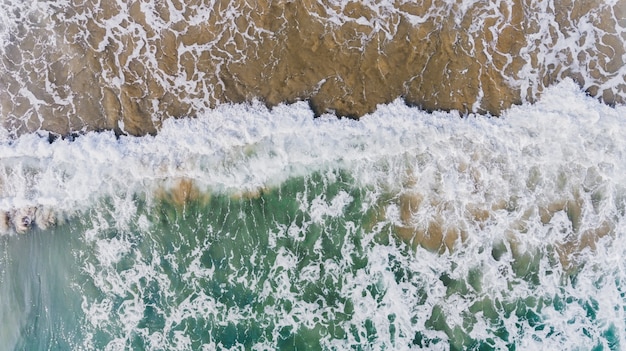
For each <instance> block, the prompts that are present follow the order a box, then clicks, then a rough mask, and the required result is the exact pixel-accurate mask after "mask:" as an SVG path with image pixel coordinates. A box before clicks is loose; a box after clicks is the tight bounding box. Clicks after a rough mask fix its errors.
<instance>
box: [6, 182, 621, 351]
mask: <svg viewBox="0 0 626 351" xmlns="http://www.w3.org/2000/svg"><path fill="white" fill-rule="evenodd" d="M329 172H330V173H331V174H332V176H331V178H332V181H329V179H328V175H322V174H320V173H314V174H312V175H311V176H307V177H297V178H293V179H289V180H288V181H286V182H285V183H284V184H282V185H281V186H279V187H278V188H275V189H268V190H267V191H264V192H263V193H262V194H261V195H260V196H258V197H253V198H240V199H234V198H232V197H230V196H227V195H223V194H214V195H213V196H212V197H211V199H210V200H209V201H208V202H206V203H203V202H202V201H190V202H189V203H186V204H185V205H184V206H183V207H182V208H181V207H180V206H177V205H175V204H172V203H171V202H167V201H164V200H163V201H157V202H156V203H153V204H151V205H150V206H147V205H146V203H145V200H143V199H141V198H138V197H136V196H134V197H129V198H125V199H123V200H119V201H125V202H127V204H126V206H133V208H134V209H135V211H134V213H132V214H131V215H130V217H129V222H128V223H127V226H126V227H124V228H118V227H116V222H115V219H114V218H113V217H111V216H108V215H107V214H110V213H112V212H114V209H113V207H114V206H115V204H114V203H113V202H114V201H111V200H105V201H103V202H102V203H100V204H99V205H97V206H96V207H94V208H93V209H90V210H88V211H85V213H82V214H80V215H79V216H76V217H74V218H70V219H69V220H68V221H67V222H66V223H64V224H62V225H59V226H58V227H56V228H54V229H52V230H49V231H46V232H42V231H35V232H33V233H31V234H29V235H28V236H14V237H10V238H7V239H5V240H3V241H2V243H1V245H2V251H3V252H4V255H3V259H2V264H3V272H2V286H3V295H2V296H3V301H4V303H5V304H3V308H5V307H6V306H7V305H6V302H7V297H10V298H11V301H13V303H12V304H11V307H10V310H8V311H5V310H4V309H3V312H4V313H5V316H4V320H5V321H13V320H14V319H15V317H16V316H21V317H22V318H21V319H19V320H15V323H11V324H5V326H4V327H3V335H2V338H3V339H4V340H8V339H5V338H12V337H15V338H16V342H15V346H14V348H13V349H16V350H19V349H23V350H67V349H76V350H78V349H96V350H102V349H136V350H142V349H190V350H199V349H203V348H208V349H216V348H217V349H241V348H243V349H258V348H260V349H281V350H315V349H320V350H321V349H349V348H353V349H360V350H367V349H409V348H416V349H419V348H426V349H453V350H460V349H475V350H494V349H503V348H504V349H511V350H513V349H524V348H525V347H524V346H523V344H519V342H520V341H522V340H527V339H530V340H535V341H536V342H537V343H541V342H546V341H550V339H552V341H555V340H556V341H558V340H559V339H566V338H569V337H570V336H569V335H567V334H566V333H567V332H569V330H568V328H563V327H564V326H563V325H559V323H554V321H553V318H554V316H555V315H556V316H558V317H559V318H564V319H567V321H563V322H565V323H566V324H574V323H581V324H583V325H584V327H583V328H581V330H580V333H581V334H580V335H578V337H579V340H578V341H577V343H578V344H579V345H582V346H581V347H583V348H586V347H587V346H592V347H593V348H594V349H607V350H609V349H610V350H618V349H620V348H621V346H622V345H623V344H621V343H620V337H623V336H621V333H622V331H619V330H618V329H617V328H618V327H617V326H616V325H615V324H613V323H611V321H610V319H606V318H603V316H601V315H598V313H599V305H598V304H599V303H598V301H597V299H600V298H602V296H601V295H600V294H601V292H602V290H603V289H607V286H612V287H614V288H615V289H616V293H618V292H619V294H620V296H621V301H622V302H626V292H624V288H623V287H622V284H621V282H620V281H619V280H618V279H620V278H621V277H620V272H615V271H612V270H611V269H607V270H606V271H605V272H603V274H602V275H601V276H599V277H598V280H597V281H595V282H594V285H595V286H597V290H596V293H595V294H593V295H592V296H585V297H581V296H579V295H578V294H573V293H572V292H573V291H572V290H576V288H577V284H578V282H577V275H576V274H575V273H573V274H571V275H564V276H562V280H563V281H561V282H559V284H557V287H556V288H557V292H556V293H555V294H550V293H546V292H543V291H542V289H541V288H540V286H541V284H546V283H547V282H546V280H547V281H548V283H549V280H550V277H551V276H552V275H553V274H554V273H553V272H554V271H558V270H560V267H559V264H558V260H556V259H551V257H550V255H551V254H552V253H551V252H549V251H547V250H548V249H546V251H542V250H539V252H535V253H533V254H534V255H537V256H547V257H548V260H547V261H548V262H547V263H546V262H539V261H538V260H537V259H536V258H534V257H528V258H526V257H520V258H517V259H513V258H511V257H509V259H508V262H507V259H504V258H503V257H505V256H510V252H509V251H508V250H507V249H506V248H503V247H498V245H485V246H484V247H482V246H481V247H478V248H477V249H478V250H477V251H474V250H472V249H468V250H463V249H462V250H461V251H459V252H457V253H455V255H458V257H459V258H460V259H461V260H462V261H467V260H468V258H469V257H468V256H474V258H473V259H472V261H475V264H473V265H471V266H469V267H459V265H458V264H457V263H455V262H454V260H452V259H451V258H452V257H451V256H450V255H449V254H443V255H438V254H433V253H431V252H428V251H425V250H423V249H413V248H411V247H409V246H407V245H406V244H404V243H403V242H402V241H399V240H398V239H397V237H396V236H395V235H394V231H393V228H391V227H390V226H388V225H378V226H376V227H375V228H372V223H371V221H372V220H373V218H374V217H375V213H372V212H373V211H363V204H364V199H365V198H367V197H368V196H371V191H372V190H368V189H363V188H359V187H358V186H356V185H355V184H354V180H353V179H351V177H350V176H349V174H347V173H346V172H342V171H329ZM340 197H344V198H347V199H349V200H348V201H346V202H347V203H346V204H345V207H343V209H342V213H341V215H338V216H333V215H326V216H321V220H319V219H317V220H315V219H313V218H312V215H311V213H310V212H309V211H308V208H307V206H306V204H311V203H313V202H315V201H321V202H326V203H332V201H333V200H334V199H337V198H340ZM303 204H304V206H303ZM118 206H119V204H118ZM533 254H530V255H531V256H532V255H533ZM498 256H499V257H498ZM496 257H498V258H496ZM498 262H506V263H505V264H503V265H502V264H498ZM485 264H498V268H499V269H506V272H505V273H504V274H502V275H501V276H499V277H497V278H496V279H503V280H504V281H505V283H506V284H505V285H506V288H505V289H504V290H502V291H498V289H490V288H489V286H487V285H488V284H489V279H493V278H495V277H489V276H485V274H486V273H485V272H484V265H485ZM611 279H614V281H610V280H611ZM500 283H502V282H500ZM517 289H521V290H525V291H524V292H523V293H519V292H515V290H517ZM535 289H537V290H535ZM616 307H617V308H621V309H622V310H623V309H624V308H625V305H624V304H623V305H622V306H616ZM621 322H623V321H621ZM621 322H620V323H621ZM524 342H528V341H524Z"/></svg>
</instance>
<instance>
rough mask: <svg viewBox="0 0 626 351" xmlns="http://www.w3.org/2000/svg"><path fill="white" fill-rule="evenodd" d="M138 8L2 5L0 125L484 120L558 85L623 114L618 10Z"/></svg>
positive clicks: (622, 31) (66, 131)
mask: <svg viewBox="0 0 626 351" xmlns="http://www.w3.org/2000/svg"><path fill="white" fill-rule="evenodd" d="M142 4H143V5H142ZM142 4H140V3H126V2H123V1H122V2H120V3H119V4H118V3H116V4H110V5H99V6H101V7H95V5H94V6H91V7H90V6H89V5H88V4H83V5H80V6H79V5H78V4H73V2H71V1H70V2H69V4H68V5H63V4H56V5H55V4H54V3H51V4H46V5H42V6H43V7H44V8H43V9H36V8H35V9H32V8H29V9H21V8H19V6H20V5H19V4H12V5H11V6H16V7H18V8H17V9H16V11H17V10H20V11H22V10H23V11H24V12H25V14H24V16H26V15H28V16H29V17H28V21H26V22H25V21H23V19H22V18H21V17H20V18H11V17H9V20H11V19H12V20H13V21H14V23H11V21H9V23H8V25H7V26H6V28H5V29H4V31H0V38H2V40H3V41H4V42H3V44H4V45H2V46H1V47H0V88H2V89H0V124H1V125H2V126H4V127H5V128H6V129H7V130H9V131H10V133H11V134H13V135H20V134H23V133H28V132H33V131H35V130H47V131H51V132H54V133H57V134H59V135H70V134H71V133H72V132H79V131H81V130H114V131H115V132H116V133H117V134H130V135H147V134H154V133H156V132H157V130H158V129H159V128H160V126H161V124H162V123H163V121H164V120H165V119H168V118H180V117H185V116H197V115H199V114H201V113H203V112H204V111H207V110H210V109H213V108H215V107H216V106H218V105H220V104H222V103H245V102H250V101H253V100H258V101H262V102H263V103H264V104H265V105H266V106H268V107H270V108H272V107H275V106H277V105H279V104H281V103H284V104H290V103H294V102H298V101H307V102H308V104H309V105H310V108H311V109H312V110H313V112H314V114H315V115H322V114H325V113H332V114H336V115H337V116H338V117H349V118H359V117H361V116H364V115H366V114H368V113H371V112H373V111H374V110H375V109H376V106H378V105H379V104H385V103H391V102H392V101H394V100H396V99H397V98H401V99H403V100H404V101H405V102H406V103H407V104H408V105H409V106H419V107H420V108H421V109H422V110H424V111H437V110H441V111H452V110H455V111H459V113H461V114H463V115H465V114H469V113H483V114H484V113H486V114H490V115H494V116H497V115H499V114H501V112H502V111H504V110H506V109H508V108H509V107H511V106H514V105H518V104H522V103H525V102H533V101H536V100H537V98H539V97H540V96H541V94H542V92H543V91H544V90H545V88H547V87H549V86H551V85H554V84H557V83H558V82H560V81H563V80H564V79H568V78H571V79H574V80H575V81H576V82H577V83H578V85H579V87H580V88H581V89H582V90H583V91H586V92H587V93H588V94H589V95H591V96H594V97H596V98H598V99H600V100H601V101H603V102H605V103H607V104H615V103H617V104H620V103H624V102H626V81H625V80H624V79H620V78H624V77H626V67H625V62H623V60H624V57H626V49H625V47H624V39H623V38H624V36H625V35H626V23H623V22H624V21H619V20H618V19H619V18H623V15H624V14H623V12H624V11H623V9H622V8H621V7H620V5H619V4H616V5H614V6H611V5H606V4H591V3H589V4H587V3H585V4H582V3H573V2H572V3H568V2H564V3H561V4H559V6H557V7H556V8H546V9H543V8H535V7H538V6H539V4H535V5H532V4H531V5H528V4H525V3H523V2H522V1H520V0H514V1H511V2H509V3H502V4H501V5H500V6H499V7H498V6H496V5H490V4H483V3H475V4H469V5H467V6H466V5H464V3H462V2H459V3H454V4H448V5H446V4H447V3H444V2H442V3H440V2H439V1H436V0H435V1H432V2H429V3H425V4H422V5H409V4H402V5H397V4H391V3H386V2H383V3H380V4H377V5H374V4H369V5H368V4H360V3H349V4H343V5H341V6H339V5H336V4H330V3H329V4H325V3H320V2H313V1H303V2H301V3H297V4H296V3H285V4H283V3H274V2H271V1H259V2H256V5H255V6H251V5H249V4H247V3H238V2H235V3H233V4H231V6H229V7H227V8H222V7H221V5H219V4H214V5H211V6H204V7H194V6H186V5H185V4H182V3H181V4H179V5H180V6H175V7H172V8H169V7H167V6H165V5H160V4H156V3H151V2H148V3H142ZM444 5H445V6H444ZM46 6H47V7H46ZM55 6H56V7H55ZM57 7H59V8H57ZM9 16H12V15H9ZM596 17H597V18H599V20H597V21H596V20H594V18H596ZM304 28H306V30H303V29H304Z"/></svg>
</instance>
